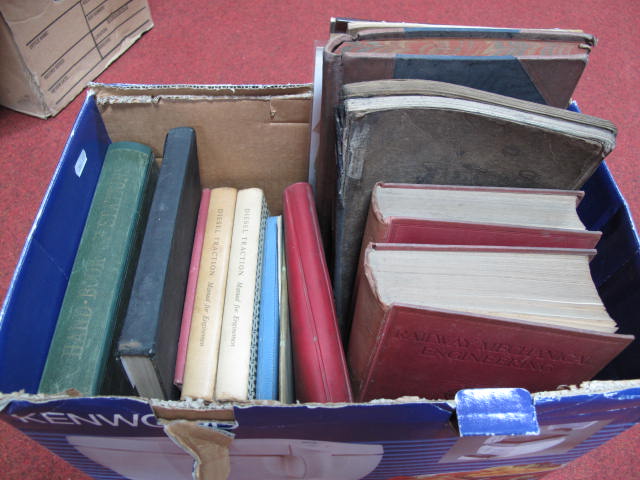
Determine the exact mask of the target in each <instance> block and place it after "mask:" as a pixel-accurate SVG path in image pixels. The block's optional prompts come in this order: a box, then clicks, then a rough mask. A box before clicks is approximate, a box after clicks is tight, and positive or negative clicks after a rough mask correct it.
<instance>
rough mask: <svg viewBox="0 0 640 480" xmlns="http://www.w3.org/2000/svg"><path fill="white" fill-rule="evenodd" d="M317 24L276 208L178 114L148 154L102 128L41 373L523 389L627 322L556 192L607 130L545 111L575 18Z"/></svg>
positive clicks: (594, 238) (91, 386) (296, 392)
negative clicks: (292, 170) (308, 86)
mask: <svg viewBox="0 0 640 480" xmlns="http://www.w3.org/2000/svg"><path fill="white" fill-rule="evenodd" d="M333 32H334V34H333V35H332V36H331V39H330V41H329V42H328V44H327V45H326V47H325V50H324V67H323V68H324V76H323V77H324V80H323V85H322V98H321V104H322V107H321V110H322V111H321V118H322V125H321V129H320V130H321V133H322V135H321V139H320V145H319V148H318V156H317V157H316V158H315V159H313V160H314V165H313V167H314V172H315V180H316V183H315V191H314V189H312V186H311V185H310V184H308V183H296V184H293V185H290V186H288V187H287V188H286V189H285V190H284V192H282V195H283V197H282V198H283V211H282V215H274V216H269V210H268V208H267V204H266V200H265V195H264V192H263V191H262V190H261V189H259V188H236V187H232V186H227V187H216V188H209V187H211V185H203V184H202V183H201V181H200V177H199V164H198V155H197V147H196V135H195V131H194V130H193V129H192V128H190V127H180V128H174V129H172V130H170V131H169V132H168V133H167V136H166V141H165V144H164V149H163V152H162V161H161V162H156V161H155V158H154V154H153V152H152V151H151V149H150V148H149V147H147V146H144V145H141V144H137V143H133V142H121V143H117V144H113V145H112V146H111V147H110V148H109V150H108V152H107V155H106V158H105V161H104V166H103V170H102V174H101V177H100V180H99V182H98V186H97V189H96V192H95V197H94V200H93V203H92V206H91V211H90V214H89V217H88V220H87V224H86V227H85V230H84V233H83V235H82V239H81V242H80V247H79V249H78V254H77V257H76V260H75V263H74V267H73V272H72V274H71V278H70V279H69V284H68V288H67V291H66V294H65V298H64V302H63V305H62V309H61V312H60V316H59V319H58V322H57V327H56V331H55V335H54V338H53V341H52V344H51V348H50V351H49V355H48V357H47V362H46V366H45V370H44V373H43V375H42V379H41V381H40V391H41V392H43V393H58V392H61V391H64V390H68V389H76V390H78V391H80V392H81V393H83V394H85V395H98V394H132V393H137V394H139V395H141V396H144V397H150V398H158V399H177V398H181V399H183V400H186V399H200V400H203V401H206V402H247V401H253V400H276V401H280V402H283V403H291V402H293V401H295V400H299V401H302V402H350V401H353V400H354V399H355V400H356V401H368V400H372V399H376V398H382V397H399V396H403V395H419V396H425V397H429V398H451V397H452V396H453V395H455V393H456V392H457V391H458V390H459V389H462V388H474V387H485V386H486V387H499V386H508V387H523V388H528V389H531V390H545V389H555V388H557V387H558V386H559V385H563V384H574V383H578V382H581V381H583V380H587V379H590V378H592V377H593V376H594V375H596V374H597V373H598V371H600V370H601V369H602V368H603V367H604V366H605V365H606V364H607V363H608V362H610V361H611V360H612V359H613V358H614V357H615V356H616V355H617V354H618V353H619V352H620V351H621V350H622V349H624V348H625V347H626V345H628V344H629V343H630V342H631V341H632V339H633V337H631V336H629V335H622V334H618V333H616V332H617V326H616V322H615V321H614V320H613V319H612V318H611V317H610V316H609V314H608V313H607V311H606V309H605V308H604V306H603V304H602V301H601V300H600V298H599V296H598V293H597V290H596V288H595V286H594V284H593V282H592V280H591V276H590V271H589V261H590V259H591V258H592V257H593V256H594V255H596V250H595V248H596V246H597V243H598V240H599V238H600V232H590V231H587V230H586V229H585V227H584V225H583V224H582V222H581V221H580V218H579V217H578V215H577V212H576V206H577V204H578V203H579V202H580V200H581V199H582V197H583V193H582V192H581V191H580V189H581V188H582V186H583V184H584V183H585V181H587V180H588V179H589V178H590V176H591V175H592V174H593V172H594V171H595V170H596V169H597V168H598V166H599V165H600V163H601V162H602V161H603V159H604V158H605V157H606V156H607V155H608V153H609V152H611V151H612V149H613V148H614V145H615V137H616V128H615V126H614V125H613V124H611V123H610V122H608V121H606V120H603V119H600V118H596V117H591V116H588V115H583V114H581V113H577V112H575V111H569V110H567V109H566V107H567V106H568V104H569V101H570V99H571V95H572V92H573V89H574V88H575V86H576V84H577V82H578V79H579V77H580V75H581V73H582V71H583V69H584V67H585V65H586V61H587V57H588V54H589V51H590V49H591V47H592V46H593V45H594V39H593V37H592V36H591V35H588V34H584V33H581V32H577V31H566V30H510V29H493V28H480V27H443V26H437V27H436V26H424V25H404V24H400V25H398V24H381V23H376V22H349V21H335V22H334V23H333ZM159 163H160V164H161V167H160V168H158V164H159ZM271 193H273V192H271ZM278 193H280V192H278ZM270 198H272V197H270ZM278 213H279V212H278ZM327 259H328V262H327ZM347 340H348V351H345V349H344V348H343V342H346V341H347Z"/></svg>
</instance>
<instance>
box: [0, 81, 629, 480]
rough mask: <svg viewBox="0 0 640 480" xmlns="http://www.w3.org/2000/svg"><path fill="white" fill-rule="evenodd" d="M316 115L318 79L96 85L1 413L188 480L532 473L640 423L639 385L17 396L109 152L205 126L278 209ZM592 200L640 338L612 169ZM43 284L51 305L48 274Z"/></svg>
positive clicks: (210, 178) (65, 453)
mask: <svg viewBox="0 0 640 480" xmlns="http://www.w3.org/2000/svg"><path fill="white" fill-rule="evenodd" d="M311 105H312V91H311V88H310V86H308V85H298V86H264V87H247V86H244V87H231V86H230V87H204V86H202V87H197V86H164V87H160V86H104V85H93V86H92V91H91V92H90V94H89V96H88V97H87V99H86V102H85V104H84V106H83V108H82V111H81V112H80V114H79V116H78V119H77V122H76V124H75V126H74V129H73V132H72V134H71V135H70V137H69V141H68V144H67V146H66V148H65V151H64V153H63V156H62V158H61V161H60V164H59V166H58V169H57V170H56V172H55V174H54V177H53V179H52V182H51V185H50V187H49V190H48V192H47V194H46V195H45V199H44V201H43V204H42V207H41V210H40V213H39V214H38V216H37V219H36V222H35V223H34V227H33V229H32V231H31V233H30V235H29V237H28V238H27V242H26V244H25V250H24V251H23V254H22V257H21V259H20V263H19V266H18V268H17V270H16V273H15V276H14V278H13V281H12V283H11V286H10V289H9V293H8V296H7V300H6V302H5V304H4V306H3V310H2V312H1V313H0V325H1V327H0V342H3V343H2V344H0V370H2V371H1V372H0V383H1V384H2V390H3V391H4V392H6V393H5V394H4V395H2V396H0V408H1V409H2V412H0V418H2V419H3V420H4V421H7V422H8V423H10V424H12V425H13V426H15V427H16V428H18V429H20V430H22V431H23V432H24V433H26V434H27V435H28V436H30V437H31V438H32V439H34V440H35V441H37V442H39V443H41V444H43V445H45V446H46V447H47V448H49V449H50V450H51V451H53V452H54V453H56V454H58V455H59V456H61V457H62V458H64V459H66V460H67V461H69V462H70V463H71V464H72V465H74V466H76V467H78V468H79V469H81V470H83V471H84V472H86V473H88V474H89V475H91V476H93V477H94V478H105V479H106V478H120V477H124V478H131V479H143V478H153V479H165V478H166V479H180V478H185V479H186V478H191V475H192V465H193V463H192V460H193V458H196V459H197V462H196V468H195V471H194V472H195V475H196V476H197V478H201V479H207V480H209V479H224V478H227V476H228V475H229V474H230V476H229V478H231V479H235V480H238V479H254V478H260V479H282V478H314V479H322V478H326V479H332V480H337V479H344V480H347V479H359V478H366V479H390V478H406V477H413V476H419V475H436V477H435V478H445V476H446V475H448V474H451V473H453V472H476V473H475V475H476V477H474V478H483V479H490V478H501V479H505V478H509V479H524V478H527V479H533V478H540V477H542V476H543V475H545V474H546V473H548V472H549V471H551V470H554V469H556V468H558V467H560V466H562V465H564V464H566V463H568V462H570V461H571V460H573V459H575V458H577V457H579V456H581V455H582V454H584V453H586V452H588V451H590V450H591V449H593V448H595V447H597V446H599V445H601V444H602V443H604V442H605V441H607V440H608V439H610V438H612V437H614V436H616V435H618V434H619V433H621V432H623V431H624V430H626V429H628V428H629V427H631V426H632V425H633V424H635V423H637V422H639V421H640V380H617V381H614V380H603V381H594V382H588V383H586V384H584V385H583V386H582V387H580V388H578V387H567V388H566V389H564V390H559V391H554V392H533V393H529V392H527V391H525V390H521V389H471V390H461V391H460V392H459V393H458V395H457V396H456V398H455V399H446V400H439V399H435V400H428V399H419V398H401V399H394V400H384V399H380V400H376V401H372V402H369V403H366V404H329V405H317V404H316V405H300V404H296V405H282V404H279V403H278V402H256V403H252V404H237V405H231V404H222V405H217V404H210V405H205V404H203V403H201V402H178V401H158V400H147V399H140V398H117V397H94V398H82V397H77V395H75V396H74V392H69V394H68V395H59V396H46V397H43V396H37V395H29V394H26V393H24V392H16V393H9V392H10V390H11V389H10V388H8V387H7V385H10V382H9V380H7V379H8V378H9V377H10V373H11V372H8V371H7V370H8V369H9V367H4V370H3V368H2V365H11V366H12V367H16V366H17V365H20V362H24V363H28V362H29V361H31V360H30V358H29V357H30V355H29V353H28V352H27V353H26V356H25V357H24V358H20V359H19V361H18V360H17V359H16V358H17V357H15V355H19V354H23V355H24V352H20V349H21V348H22V349H27V348H33V342H34V341H35V340H34V334H35V330H36V329H35V328H34V325H38V324H41V323H43V322H45V321H46V318H45V316H46V315H50V316H51V315H55V314H56V313H57V309H59V306H60V305H59V304H60V302H61V298H62V297H61V296H62V294H63V293H64V285H65V284H66V283H65V282H66V277H65V272H66V274H68V272H69V270H70V268H71V263H72V261H73V255H74V253H75V250H74V249H75V248H76V247H77V242H78V240H79V237H80V234H81V229H82V225H83V224H84V218H85V217H86V210H87V209H88V203H89V202H90V199H91V193H92V188H93V186H94V185H95V181H96V178H97V175H98V173H99V164H100V162H101V157H100V152H104V150H105V149H106V146H107V144H108V143H109V141H118V140H124V139H130V140H135V141H140V142H144V143H148V144H149V145H151V146H152V148H153V149H154V151H155V153H156V156H157V157H158V158H160V157H161V154H162V151H161V149H162V145H163V141H164V135H165V133H166V131H167V130H168V129H169V128H171V127H176V126H185V125H189V126H193V127H194V128H195V129H196V133H197V139H198V152H199V158H200V171H201V178H202V182H203V185H205V186H208V187H214V186H218V185H232V186H236V187H245V186H249V185H255V186H260V187H262V188H263V189H265V191H266V194H267V197H268V202H269V205H270V208H271V210H272V211H273V212H274V213H279V212H280V210H281V200H280V197H281V193H282V189H283V188H284V187H285V186H286V185H288V184H290V183H293V182H295V181H299V180H304V179H306V178H307V177H308V175H309V172H308V158H309V138H310V130H311V129H310V121H311V109H312V108H311ZM585 190H586V192H587V194H586V197H585V200H584V201H583V202H582V204H581V207H580V209H581V210H580V214H581V216H582V218H583V220H584V221H585V222H586V223H587V225H588V226H590V227H593V228H600V229H602V230H603V232H604V235H603V240H602V242H601V244H600V245H599V250H600V251H599V253H598V255H597V256H596V260H594V264H593V275H594V278H595V280H596V283H597V284H598V288H599V291H600V294H601V296H602V297H603V300H604V302H605V304H606V305H607V308H609V309H610V311H611V313H612V315H613V316H614V317H615V318H616V319H617V320H618V321H619V322H620V323H621V324H622V325H623V328H625V329H629V328H634V327H633V326H632V325H631V323H632V322H635V321H636V319H637V313H636V312H637V311H639V307H640V288H639V286H640V285H639V282H640V275H639V273H640V262H639V248H638V238H637V235H636V234H635V230H634V227H633V224H632V222H631V220H630V217H629V212H628V209H627V207H626V204H625V202H624V199H623V198H622V197H621V195H620V193H619V191H618V189H617V187H616V185H615V182H614V181H613V179H612V178H611V176H610V174H609V172H608V170H607V168H606V166H603V167H602V168H600V169H599V170H598V171H597V172H596V174H595V176H594V177H593V178H592V180H590V182H589V184H588V185H587V186H586V187H585ZM71 213H73V215H71ZM63 221H64V226H65V228H64V229H60V225H61V224H62V222H63ZM54 227H55V228H54ZM60 232H62V233H60ZM43 251H44V254H43ZM598 259H599V260H598ZM48 262H52V263H54V264H55V265H54V266H51V265H49V263H48ZM60 270H61V271H62V273H58V272H59V271H60ZM43 275H44V276H45V278H46V279H47V283H46V287H47V293H48V294H47V295H43V294H42V290H41V288H42V287H40V285H41V284H42V280H38V279H40V278H42V277H43ZM60 292H62V293H60ZM34 312H36V313H35V314H34ZM34 317H37V318H34ZM34 322H36V323H34ZM21 342H22V343H21ZM10 346H17V348H15V349H9V348H8V347H10ZM639 351H640V349H639V347H638V344H637V343H636V344H634V346H633V347H632V348H631V349H630V350H629V351H628V352H625V354H623V355H622V356H621V357H620V358H619V359H618V361H616V362H614V363H613V364H612V365H611V367H610V368H609V369H608V370H607V372H605V375H607V377H606V378H609V379H612V378H638V377H640V375H638V374H637V373H638V368H639V367H640V366H639V365H638V362H637V361H635V360H634V356H635V357H637V355H638V353H639ZM12 355H13V356H14V357H11V356H12ZM192 455H193V458H192Z"/></svg>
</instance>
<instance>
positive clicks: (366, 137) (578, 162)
mask: <svg viewBox="0 0 640 480" xmlns="http://www.w3.org/2000/svg"><path fill="white" fill-rule="evenodd" d="M371 92H374V95H373V96H371ZM344 95H345V99H344V102H343V106H342V107H341V109H340V113H339V117H338V127H339V128H338V130H339V139H340V140H339V142H338V166H337V168H338V183H337V195H336V206H335V219H334V224H335V225H334V228H335V233H334V262H333V266H334V267H333V285H334V289H335V291H336V304H337V309H338V317H339V318H340V319H341V320H342V323H343V324H345V323H348V319H345V315H346V310H347V308H348V306H349V304H350V297H351V287H352V285H353V281H354V277H355V270H356V264H357V259H358V256H359V250H360V244H361V242H362V234H363V230H364V227H365V222H366V217H367V211H368V207H369V200H370V196H371V190H372V188H373V186H374V184H375V183H376V182H378V181H385V182H399V183H425V184H441V185H468V186H499V187H518V188H547V189H563V190H575V189H579V188H581V187H582V185H583V184H584V182H585V181H586V180H587V179H588V178H589V177H590V176H591V174H592V173H593V172H594V171H595V169H596V168H597V167H598V166H599V165H600V163H601V162H602V160H603V159H604V157H605V156H606V155H607V154H608V153H609V152H610V151H611V150H612V149H613V148H614V145H615V135H616V128H615V126H614V125H613V124H612V123H611V122H608V121H606V120H603V119H600V118H596V117H591V116H588V115H583V114H580V113H576V112H569V111H566V110H564V109H561V108H555V107H549V106H547V105H539V104H536V103H532V102H526V101H523V100H516V99H512V98H509V97H504V96H502V95H495V94H490V93H486V92H483V91H480V90H476V89H471V88H467V87H460V86H458V85H452V84H445V83H442V82H431V81H427V80H380V81H378V82H364V83H361V84H354V85H352V86H350V87H345V89H344ZM345 320H346V321H345Z"/></svg>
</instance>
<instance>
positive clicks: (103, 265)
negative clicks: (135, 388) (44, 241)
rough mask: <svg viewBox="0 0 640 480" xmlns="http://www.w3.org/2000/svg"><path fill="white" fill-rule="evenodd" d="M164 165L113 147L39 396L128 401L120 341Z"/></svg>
mask: <svg viewBox="0 0 640 480" xmlns="http://www.w3.org/2000/svg"><path fill="white" fill-rule="evenodd" d="M156 177H157V165H156V163H155V161H154V157H153V153H152V151H151V149H150V148H149V147H147V146H146V145H142V144H139V143H134V142H118V143H113V144H111V145H110V146H109V149H108V150H107V154H106V156H105V159H104V164H103V166H102V171H101V172H100V178H99V179H98V184H97V186H96V190H95V193H94V197H93V200H92V202H91V208H90V210H89V215H88V217H87V223H86V225H85V228H84V230H83V233H82V237H81V239H80V245H79V246H78V253H77V254H76V259H75V261H74V264H73V269H72V271H71V275H70V277H69V283H68V285H67V290H66V292H65V296H64V300H63V302H62V307H61V309H60V314H59V316H58V323H57V325H56V330H55V333H54V336H53V339H52V341H51V346H50V348H49V354H48V356H47V362H46V364H45V368H44V372H43V374H42V378H41V379H40V387H39V392H40V393H58V392H62V391H65V390H67V389H70V388H74V389H76V390H78V391H80V392H81V393H82V394H84V395H99V394H122V393H128V392H127V391H126V389H125V390H123V389H124V388H125V386H126V381H125V378H124V375H123V373H122V372H121V369H120V368H119V367H118V366H117V364H116V362H115V357H114V355H113V345H112V344H113V338H114V337H116V338H117V331H118V328H119V326H120V323H121V319H122V318H123V316H124V313H125V311H126V306H127V302H128V296H129V291H130V290H131V282H132V278H133V272H134V270H135V266H136V262H137V257H138V252H139V249H140V243H141V240H142V235H143V232H144V226H145V223H146V217H147V214H148V209H149V205H150V199H151V196H152V193H153V189H154V185H155V179H156Z"/></svg>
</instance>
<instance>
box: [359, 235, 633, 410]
mask: <svg viewBox="0 0 640 480" xmlns="http://www.w3.org/2000/svg"><path fill="white" fill-rule="evenodd" d="M593 253H594V251H589V250H576V249H544V248H538V249H536V248H515V247H512V248H509V247H462V246H433V245H426V246H419V245H400V244H386V245H377V244H374V245H372V246H370V248H369V249H368V251H367V255H366V258H365V266H364V270H363V275H364V277H363V278H362V279H361V281H360V282H359V290H358V296H357V301H356V309H355V315H354V322H353V327H352V330H351V337H350V341H349V350H348V360H349V366H350V373H351V379H352V385H353V388H354V392H355V396H356V400H357V401H368V400H372V399H375V398H396V397H399V396H404V395H417V396H423V397H426V398H430V399H435V398H452V397H453V396H454V395H455V393H456V392H457V391H458V390H460V389H463V388H482V387H521V388H526V389H528V390H530V391H543V390H555V389H556V388H557V387H558V386H561V385H573V384H578V383H580V382H582V381H585V380H589V379H591V378H592V377H593V376H594V375H595V374H597V373H598V372H599V371H600V370H601V369H602V368H603V367H604V366H605V365H606V364H607V363H609V362H610V361H611V360H612V359H613V358H615V356H616V355H617V354H618V353H620V352H621V351H622V350H623V349H624V348H625V347H626V346H627V345H628V344H629V343H630V342H631V341H632V340H633V337H632V336H630V335H620V334H615V333H614V332H615V329H616V326H615V323H614V322H613V320H611V319H610V318H609V317H608V315H607V313H606V311H605V309H604V307H603V306H602V304H601V302H600V301H599V297H598V295H597V292H596V290H595V286H594V285H593V282H592V281H591V277H590V274H589V267H588V261H589V258H588V257H589V256H590V255H592V254H593ZM474 256H475V257H477V258H475V259H474ZM514 265H516V266H515V267H514Z"/></svg>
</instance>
